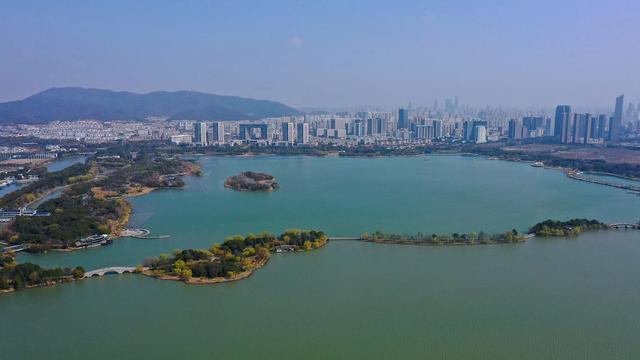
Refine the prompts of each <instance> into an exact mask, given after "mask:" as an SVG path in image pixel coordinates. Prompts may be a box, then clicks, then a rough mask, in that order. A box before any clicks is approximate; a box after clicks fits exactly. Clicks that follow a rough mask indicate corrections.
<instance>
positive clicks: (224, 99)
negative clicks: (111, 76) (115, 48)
mask: <svg viewBox="0 0 640 360" xmlns="http://www.w3.org/2000/svg"><path fill="white" fill-rule="evenodd" d="M300 114H301V112H300V111H298V110H296V109H294V108H292V107H289V106H287V105H284V104H282V103H279V102H274V101H269V100H256V99H250V98H242V97H237V96H223V95H213V94H206V93H201V92H196V91H173V92H169V91H155V92H151V93H147V94H136V93H132V92H126V91H112V90H104V89H88V88H80V87H62V88H51V89H48V90H45V91H43V92H40V93H38V94H35V95H33V96H30V97H28V98H25V99H23V100H18V101H10V102H5V103H0V123H3V124H8V123H14V124H15V123H19V124H38V123H49V122H51V121H56V120H83V119H93V120H103V121H109V120H125V121H126V120H144V119H145V118H146V117H148V116H166V117H169V118H170V119H190V120H220V121H224V120H255V119H262V118H267V117H280V116H291V115H300Z"/></svg>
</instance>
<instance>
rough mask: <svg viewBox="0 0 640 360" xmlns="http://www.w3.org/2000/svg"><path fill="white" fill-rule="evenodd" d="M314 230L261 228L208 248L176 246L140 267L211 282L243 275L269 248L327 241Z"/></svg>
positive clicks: (262, 259) (158, 274)
mask: <svg viewBox="0 0 640 360" xmlns="http://www.w3.org/2000/svg"><path fill="white" fill-rule="evenodd" d="M327 240H328V238H327V236H326V235H325V234H324V233H323V232H322V231H316V230H297V229H295V230H287V231H285V232H284V233H283V234H281V235H280V236H277V237H276V236H275V235H273V234H270V233H267V232H263V233H260V234H257V235H254V234H249V235H247V236H246V237H244V236H233V237H229V238H227V239H225V241H224V242H223V243H222V244H215V245H213V246H212V247H211V248H210V249H209V250H200V249H188V250H176V251H174V252H173V254H172V255H171V256H169V255H160V256H159V257H157V258H153V259H148V260H146V261H145V262H144V264H143V266H140V268H141V269H144V268H146V269H148V270H145V271H144V272H143V273H144V274H145V275H148V276H153V277H156V278H159V279H162V280H179V281H184V282H187V283H190V284H214V283H220V282H226V281H234V280H240V279H244V278H246V277H248V276H250V275H251V274H252V273H253V272H254V271H255V270H257V269H259V268H261V267H262V266H264V265H265V264H266V263H267V261H268V260H269V257H270V254H271V253H272V252H294V251H308V250H313V249H317V248H320V247H322V246H324V245H325V244H326V243H327Z"/></svg>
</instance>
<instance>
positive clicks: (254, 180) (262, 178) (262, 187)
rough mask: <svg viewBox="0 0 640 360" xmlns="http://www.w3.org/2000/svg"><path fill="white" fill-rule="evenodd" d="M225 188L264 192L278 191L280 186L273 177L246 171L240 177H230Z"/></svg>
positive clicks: (225, 183)
mask: <svg viewBox="0 0 640 360" xmlns="http://www.w3.org/2000/svg"><path fill="white" fill-rule="evenodd" d="M224 187H226V188H230V189H234V190H237V191H251V192H257V191H262V192H264V191H273V190H278V188H280V185H278V183H277V182H276V180H275V177H274V176H273V175H270V174H265V173H259V172H253V171H244V172H242V173H240V174H238V175H234V176H230V177H228V178H227V180H225V182H224Z"/></svg>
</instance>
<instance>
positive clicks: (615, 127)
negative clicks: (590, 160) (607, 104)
mask: <svg viewBox="0 0 640 360" xmlns="http://www.w3.org/2000/svg"><path fill="white" fill-rule="evenodd" d="M623 106H624V95H620V96H618V97H617V98H616V109H615V111H614V112H613V117H611V121H610V122H609V141H611V142H617V141H619V140H620V130H621V128H622V108H623Z"/></svg>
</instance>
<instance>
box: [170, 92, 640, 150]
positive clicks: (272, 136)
mask: <svg viewBox="0 0 640 360" xmlns="http://www.w3.org/2000/svg"><path fill="white" fill-rule="evenodd" d="M623 109H624V97H623V96H619V97H618V98H617V99H616V105H615V111H614V112H613V114H612V116H608V115H606V114H591V113H579V112H574V111H573V110H572V108H571V107H570V106H568V105H559V106H557V108H556V111H555V115H551V116H549V115H547V114H546V113H545V112H544V111H537V112H526V111H519V110H515V109H491V108H489V107H486V108H484V109H473V108H470V107H465V106H461V105H460V104H459V101H458V99H457V97H455V98H451V99H447V100H446V102H445V109H444V110H445V111H444V112H443V111H440V110H438V109H437V103H434V107H433V108H424V107H418V108H412V107H411V105H409V106H408V107H407V108H405V107H402V108H399V109H397V111H394V112H379V111H357V112H355V113H348V112H337V113H334V114H316V115H304V116H294V117H282V118H270V119H264V120H261V121H228V122H224V123H222V122H195V123H189V124H190V125H189V127H188V128H185V129H192V130H191V131H192V132H191V133H190V134H189V135H187V134H185V133H180V134H176V135H172V136H171V140H172V141H173V142H174V143H177V144H180V143H185V144H187V143H189V144H194V145H196V146H207V145H212V144H221V143H231V144H235V143H242V144H246V143H252V144H258V145H266V144H275V145H281V146H294V145H296V146H298V145H302V146H304V145H307V144H328V143H334V144H341V145H346V146H351V145H360V144H372V143H375V144H382V145H385V144H400V145H411V144H413V143H415V144H425V143H431V142H458V141H461V142H468V143H485V142H488V141H497V140H499V139H504V138H509V139H512V140H519V139H528V138H540V137H554V138H555V139H557V141H559V142H563V143H575V144H601V143H604V142H619V141H622V140H623V136H624V138H625V139H626V138H633V137H634V136H636V135H634V133H633V126H634V125H633V124H635V122H633V119H634V113H638V112H639V111H640V109H636V107H635V106H633V105H630V106H629V107H628V108H627V110H626V113H623ZM514 115H515V116H514ZM635 116H638V114H636V115H635ZM623 120H628V121H631V122H630V123H629V124H631V126H629V124H626V123H624V122H623ZM636 122H637V123H638V124H637V125H635V126H636V127H638V128H639V129H640V120H638V119H637V120H636ZM181 124H182V123H181ZM623 124H624V127H623ZM181 126H182V125H181ZM630 129H631V130H630ZM179 130H180V129H179ZM637 136H640V132H638V134H637Z"/></svg>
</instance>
